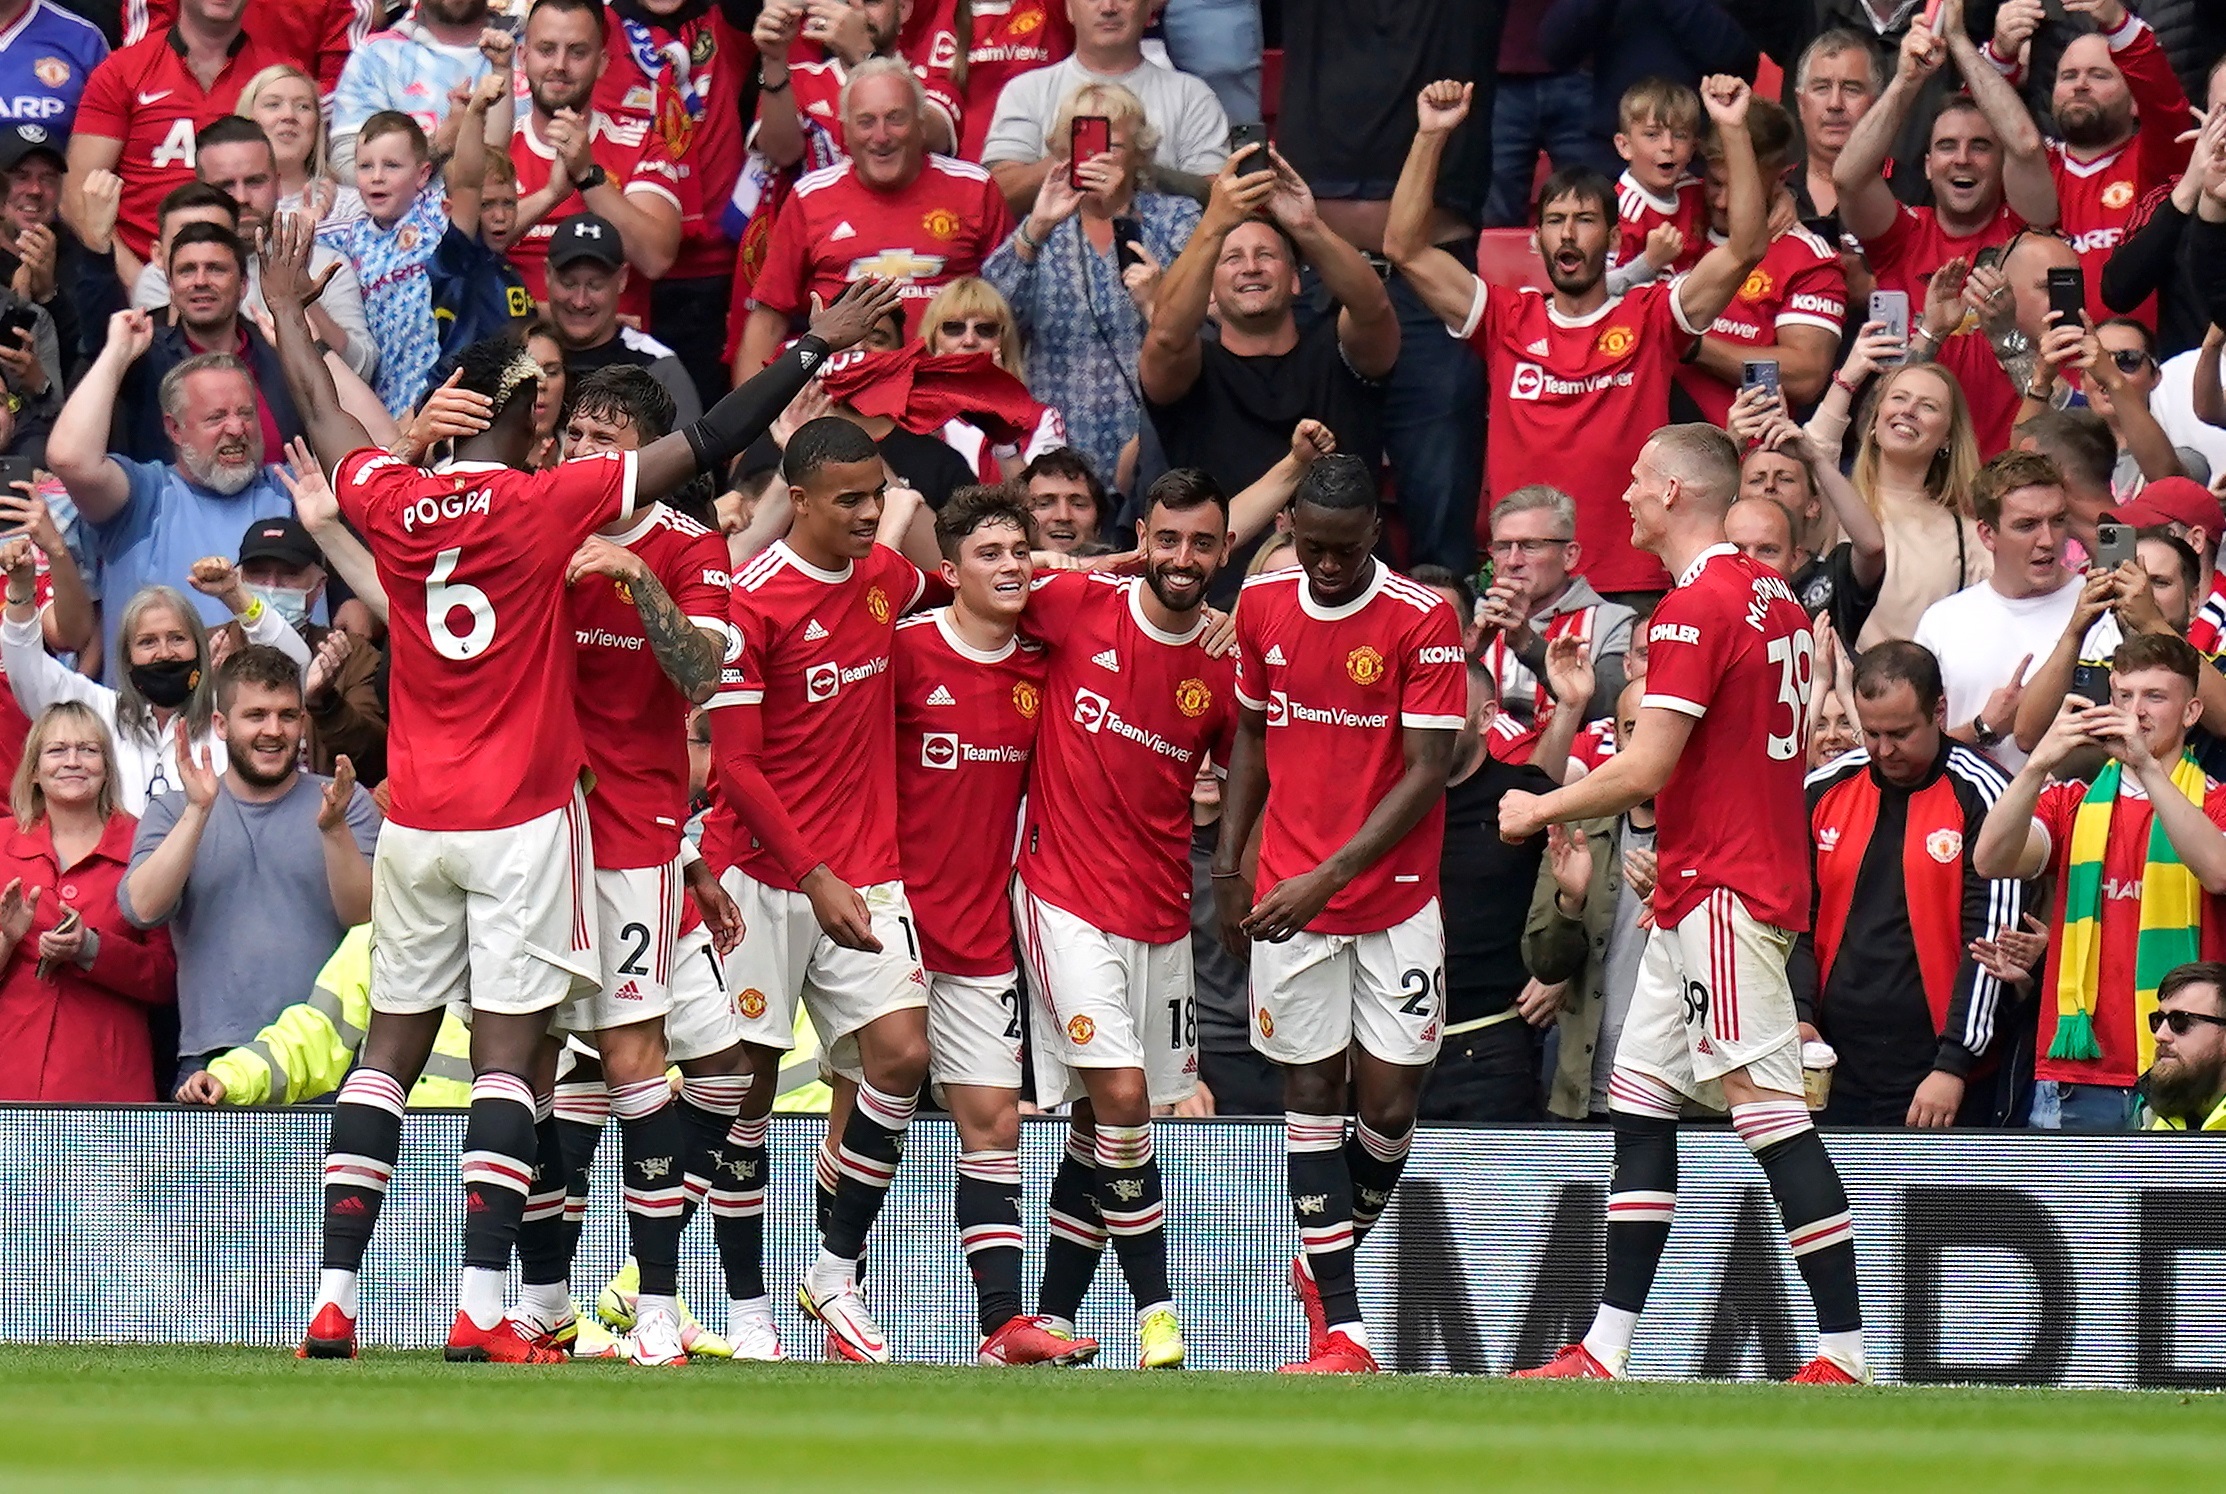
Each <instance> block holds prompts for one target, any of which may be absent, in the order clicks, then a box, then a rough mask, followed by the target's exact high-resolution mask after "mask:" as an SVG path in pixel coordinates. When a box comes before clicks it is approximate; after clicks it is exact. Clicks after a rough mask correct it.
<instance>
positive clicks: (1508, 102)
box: [1484, 73, 1623, 228]
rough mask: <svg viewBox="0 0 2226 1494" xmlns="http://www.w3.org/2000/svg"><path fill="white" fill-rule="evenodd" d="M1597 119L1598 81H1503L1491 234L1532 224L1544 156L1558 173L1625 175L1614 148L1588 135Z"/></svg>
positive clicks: (1487, 222)
mask: <svg viewBox="0 0 2226 1494" xmlns="http://www.w3.org/2000/svg"><path fill="white" fill-rule="evenodd" d="M1591 113H1592V79H1591V78H1590V77H1589V76H1587V75H1586V74H1584V73H1551V74H1547V75H1545V76H1537V75H1530V76H1512V75H1502V76H1501V78H1500V80H1499V84H1498V88H1497V91H1496V92H1494V93H1493V95H1492V195H1491V197H1490V198H1489V199H1488V200H1487V201H1486V202H1485V204H1484V226H1485V227H1486V228H1514V227H1520V226H1521V225H1523V224H1525V223H1528V222H1529V221H1530V179H1531V176H1532V174H1533V173H1534V172H1535V170H1536V169H1537V162H1538V153H1539V152H1540V151H1544V152H1545V153H1546V154H1547V156H1548V157H1550V158H1551V159H1552V161H1553V163H1554V169H1555V170H1556V171H1559V170H1561V169H1562V168H1563V167H1565V166H1598V167H1600V168H1601V169H1603V170H1605V171H1606V172H1607V173H1608V175H1609V176H1611V177H1612V176H1614V175H1615V174H1616V173H1617V172H1618V171H1620V170H1622V169H1623V164H1622V162H1620V161H1618V160H1616V158H1615V151H1614V149H1613V148H1612V147H1609V146H1604V145H1603V142H1601V141H1599V140H1596V139H1594V138H1593V137H1592V135H1590V134H1589V133H1587V132H1586V129H1585V122H1586V120H1587V119H1588V118H1589V117H1590V116H1591Z"/></svg>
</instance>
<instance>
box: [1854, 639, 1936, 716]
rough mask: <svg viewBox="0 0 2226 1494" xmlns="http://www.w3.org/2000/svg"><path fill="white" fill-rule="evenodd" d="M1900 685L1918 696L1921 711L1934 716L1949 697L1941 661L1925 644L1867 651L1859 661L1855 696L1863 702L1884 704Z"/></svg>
mask: <svg viewBox="0 0 2226 1494" xmlns="http://www.w3.org/2000/svg"><path fill="white" fill-rule="evenodd" d="M1896 685H1907V686H1908V687H1909V688H1910V689H1911V690H1913V691H1915V692H1916V696H1917V709H1918V710H1920V711H1922V712H1924V713H1925V714H1926V715H1928V716H1929V715H1931V714H1932V713H1933V711H1934V709H1935V708H1937V707H1938V706H1939V704H1940V700H1941V697H1942V696H1943V695H1944V694H1945V693H1946V690H1945V687H1943V686H1942V684H1941V682H1940V661H1939V660H1938V659H1936V658H1934V657H1933V654H1932V650H1931V649H1929V648H1926V647H1925V646H1924V645H1923V644H1921V643H1911V642H1909V641H1908V640H1907V639H1898V640H1896V641H1894V642H1892V643H1881V644H1878V645H1877V646H1875V647H1873V648H1868V649H1865V650H1864V651H1863V652H1862V653H1861V654H1860V655H1858V656H1857V658H1856V660H1855V694H1856V695H1857V696H1858V697H1859V698H1861V699H1863V700H1883V699H1884V698H1885V696H1886V692H1887V691H1888V690H1891V689H1892V688H1893V687H1894V686H1896Z"/></svg>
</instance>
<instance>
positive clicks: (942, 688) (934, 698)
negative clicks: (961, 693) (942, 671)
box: [928, 685, 958, 705]
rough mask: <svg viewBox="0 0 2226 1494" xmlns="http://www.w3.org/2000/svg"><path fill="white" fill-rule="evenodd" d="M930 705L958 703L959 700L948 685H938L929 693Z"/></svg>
mask: <svg viewBox="0 0 2226 1494" xmlns="http://www.w3.org/2000/svg"><path fill="white" fill-rule="evenodd" d="M928 704H929V705H957V704H958V700H957V698H956V697H954V696H953V695H952V694H951V691H950V687H949V686H947V685H937V686H936V687H935V689H934V690H933V691H931V692H930V693H929V695H928Z"/></svg>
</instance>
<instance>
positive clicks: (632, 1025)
mask: <svg viewBox="0 0 2226 1494" xmlns="http://www.w3.org/2000/svg"><path fill="white" fill-rule="evenodd" d="M595 1046H596V1047H597V1048H598V1049H600V1050H601V1051H602V1055H603V1073H604V1076H605V1082H606V1083H608V1084H610V1085H612V1086H613V1087H616V1086H618V1085H621V1084H638V1083H640V1082H641V1081H643V1080H645V1079H656V1078H659V1077H661V1076H662V1075H663V1074H664V1072H665V1026H664V1024H663V1023H662V1022H658V1021H654V1020H652V1021H648V1022H629V1023H628V1024H627V1025H626V1026H624V1027H613V1028H609V1029H608V1030H606V1031H603V1032H599V1033H597V1034H596V1035H595Z"/></svg>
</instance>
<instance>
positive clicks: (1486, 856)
mask: <svg viewBox="0 0 2226 1494" xmlns="http://www.w3.org/2000/svg"><path fill="white" fill-rule="evenodd" d="M1511 789H1519V790H1521V791H1522V792H1524V793H1528V794H1545V793H1551V792H1552V791H1553V789H1554V781H1553V780H1552V779H1551V778H1548V777H1547V776H1546V774H1545V772H1544V771H1543V770H1542V769H1539V768H1534V767H1530V766H1529V765H1527V764H1526V765H1524V766H1522V767H1519V768H1518V767H1511V766H1509V765H1508V764H1506V763H1503V762H1501V761H1499V760H1498V759H1497V758H1494V757H1492V756H1490V755H1489V754H1487V755H1486V756H1485V758H1484V761H1483V763H1482V764H1481V765H1480V766H1479V767H1478V768H1477V770H1476V771H1475V772H1474V773H1471V774H1470V775H1469V776H1468V777H1466V778H1464V779H1462V780H1461V781H1460V782H1459V783H1454V784H1448V785H1447V786H1446V790H1445V851H1444V853H1443V855H1442V857H1441V858H1440V860H1439V863H1438V883H1439V886H1438V902H1439V906H1440V907H1441V908H1442V909H1443V911H1444V916H1445V988H1446V1000H1445V1020H1446V1025H1448V1026H1457V1025H1459V1024H1460V1023H1463V1022H1473V1021H1475V1020H1476V1019H1477V1018H1479V1017H1489V1016H1491V1015H1492V1014H1493V1013H1495V1012H1502V1011H1505V1010H1506V1009H1507V1008H1508V1007H1509V1006H1510V1005H1512V1004H1513V1002H1514V1000H1515V998H1516V996H1517V995H1519V994H1520V993H1521V992H1522V989H1523V985H1524V983H1525V982H1527V981H1528V980H1529V979H1530V972H1529V971H1528V970H1525V969H1524V968H1523V924H1524V922H1525V921H1526V920H1527V919H1528V918H1529V917H1530V896H1531V891H1532V889H1533V888H1535V887H1536V886H1537V883H1538V866H1539V863H1540V862H1541V861H1542V860H1543V859H1544V858H1545V854H1546V837H1545V836H1544V835H1534V836H1532V837H1531V838H1530V839H1529V840H1526V841H1524V842H1523V843H1522V844H1521V845H1514V846H1511V845H1509V844H1508V843H1507V842H1505V841H1503V840H1501V839H1500V838H1499V801H1500V799H1501V797H1502V796H1503V795H1505V794H1506V793H1507V792H1508V791H1509V790H1511Z"/></svg>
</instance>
